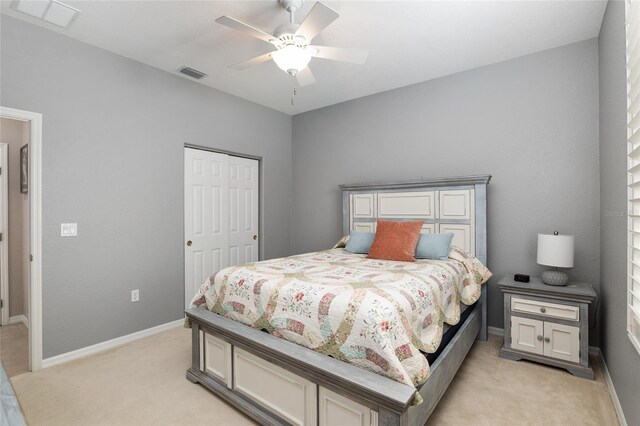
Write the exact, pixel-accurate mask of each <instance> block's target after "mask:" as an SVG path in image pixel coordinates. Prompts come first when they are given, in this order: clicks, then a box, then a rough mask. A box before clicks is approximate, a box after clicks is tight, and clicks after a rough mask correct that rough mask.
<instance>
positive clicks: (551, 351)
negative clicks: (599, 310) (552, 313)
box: [544, 322, 580, 362]
mask: <svg viewBox="0 0 640 426" xmlns="http://www.w3.org/2000/svg"><path fill="white" fill-rule="evenodd" d="M544 340H545V344H544V355H545V356H549V357H552V358H557V359H562V360H564V361H570V362H580V329H579V328H578V327H571V326H568V325H563V324H556V323H553V322H545V323H544Z"/></svg>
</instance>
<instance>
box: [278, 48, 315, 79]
mask: <svg viewBox="0 0 640 426" xmlns="http://www.w3.org/2000/svg"><path fill="white" fill-rule="evenodd" d="M312 55H313V52H312V51H311V49H305V48H302V47H298V46H294V45H289V46H285V47H283V48H282V49H279V50H277V51H275V52H273V54H272V55H271V58H272V59H273V62H275V63H276V65H277V66H278V68H280V69H281V70H283V71H286V72H288V73H289V74H291V75H296V74H297V73H298V72H300V71H302V70H303V69H304V68H305V67H306V66H307V65H308V64H309V62H310V61H311V57H312Z"/></svg>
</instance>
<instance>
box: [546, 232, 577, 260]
mask: <svg viewBox="0 0 640 426" xmlns="http://www.w3.org/2000/svg"><path fill="white" fill-rule="evenodd" d="M573 240H574V236H573V235H549V234H538V263H539V264H540V265H547V266H554V267H558V268H573Z"/></svg>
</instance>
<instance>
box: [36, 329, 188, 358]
mask: <svg viewBox="0 0 640 426" xmlns="http://www.w3.org/2000/svg"><path fill="white" fill-rule="evenodd" d="M183 325H184V319H179V320H175V321H171V322H168V323H166V324H160V325H157V326H155V327H151V328H147V329H146V330H140V331H137V332H135V333H131V334H127V335H126V336H122V337H117V338H115V339H111V340H107V341H106V342H101V343H96V344H95V345H91V346H87V347H85V348H80V349H76V350H75V351H71V352H67V353H64V354H60V355H56V356H52V357H50V358H47V359H43V360H42V368H47V367H53V366H54V365H58V364H62V363H65V362H69V361H73V360H75V359H78V358H82V357H85V356H88V355H93V354H95V353H98V352H102V351H105V350H107V349H111V348H115V347H117V346H121V345H124V344H125V343H130V342H133V341H134V340H138V339H142V338H143V337H147V336H152V335H154V334H158V333H161V332H163V331H167V330H171V329H172V328H177V327H182V326H183Z"/></svg>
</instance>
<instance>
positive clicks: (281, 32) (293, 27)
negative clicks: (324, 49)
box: [273, 22, 309, 48]
mask: <svg viewBox="0 0 640 426" xmlns="http://www.w3.org/2000/svg"><path fill="white" fill-rule="evenodd" d="M298 27H300V24H296V23H294V22H287V23H286V24H282V25H278V26H277V27H276V29H275V30H273V36H274V37H276V39H277V40H278V42H279V43H277V44H276V47H278V48H281V47H284V46H290V45H294V46H298V47H305V46H307V45H308V44H309V43H308V42H307V39H306V38H305V37H304V36H301V35H298V36H296V35H295V33H296V31H297V30H298Z"/></svg>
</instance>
